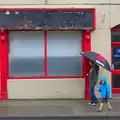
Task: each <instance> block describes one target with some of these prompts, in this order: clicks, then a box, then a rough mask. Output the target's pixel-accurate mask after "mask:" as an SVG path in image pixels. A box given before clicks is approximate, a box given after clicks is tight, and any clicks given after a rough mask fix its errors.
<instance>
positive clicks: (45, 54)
mask: <svg viewBox="0 0 120 120" xmlns="http://www.w3.org/2000/svg"><path fill="white" fill-rule="evenodd" d="M0 21H1V22H0V99H1V100H7V99H8V97H7V80H8V79H12V80H15V79H21V80H22V79H33V78H34V79H38V78H42V79H52V78H56V79H57V78H69V79H71V78H85V99H89V95H88V87H89V82H88V78H87V77H86V73H87V71H88V70H87V68H88V67H87V66H88V65H89V64H88V61H87V60H86V59H85V58H83V57H82V56H80V54H79V53H80V52H81V51H91V31H92V30H95V27H96V20H95V9H90V8H88V9H87V8H86V9H80V8H79V9H78V8H74V9H68V8H57V9H55V8H54V9H23V8H22V9H8V8H7V9H5V8H4V9H0Z"/></svg>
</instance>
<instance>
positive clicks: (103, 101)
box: [101, 98, 109, 103]
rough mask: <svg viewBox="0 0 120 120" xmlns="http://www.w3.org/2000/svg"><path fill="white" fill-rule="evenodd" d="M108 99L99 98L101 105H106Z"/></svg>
mask: <svg viewBox="0 0 120 120" xmlns="http://www.w3.org/2000/svg"><path fill="white" fill-rule="evenodd" d="M108 100H109V99H108V98H101V103H107V102H108Z"/></svg>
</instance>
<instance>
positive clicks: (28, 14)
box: [0, 9, 95, 30]
mask: <svg viewBox="0 0 120 120" xmlns="http://www.w3.org/2000/svg"><path fill="white" fill-rule="evenodd" d="M94 17H95V15H94V10H93V9H88V10H87V9H83V10H82V9H80V10H79V9H73V10H69V9H68V10H67V9H65V10H60V9H51V10H49V9H48V10H47V9H45V10H44V9H43V10H39V9H35V10H34V9H33V10H32V9H30V10H27V9H26V10H25V9H20V10H17V9H13V10H12V9H11V10H1V11H0V29H8V30H16V29H17V30H21V29H24V30H25V29H27V30H28V29H33V30H36V29H38V30H51V29H53V30H60V29H61V30H62V29H63V30H69V29H94V23H95V21H94V20H95V19H94Z"/></svg>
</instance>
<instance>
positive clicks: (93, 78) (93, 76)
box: [89, 61, 99, 106]
mask: <svg viewBox="0 0 120 120" xmlns="http://www.w3.org/2000/svg"><path fill="white" fill-rule="evenodd" d="M90 66H91V69H90V74H89V82H90V88H89V93H90V96H91V102H90V103H89V104H92V105H93V106H94V105H96V104H97V103H98V102H99V101H98V99H97V97H96V95H95V92H94V88H95V85H96V84H97V82H98V73H99V66H98V65H97V64H95V63H94V62H92V61H90Z"/></svg>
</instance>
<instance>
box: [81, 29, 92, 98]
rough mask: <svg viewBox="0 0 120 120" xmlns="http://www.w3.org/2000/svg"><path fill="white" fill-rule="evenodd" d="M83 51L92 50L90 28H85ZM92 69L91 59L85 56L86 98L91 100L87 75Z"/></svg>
mask: <svg viewBox="0 0 120 120" xmlns="http://www.w3.org/2000/svg"><path fill="white" fill-rule="evenodd" d="M83 51H84V52H87V51H91V32H90V30H85V31H84V32H83ZM89 70H90V65H89V61H88V60H87V59H86V58H84V70H83V71H84V76H85V100H89V99H90V95H89V91H88V89H89V77H88V76H86V74H87V73H88V72H89Z"/></svg>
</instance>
